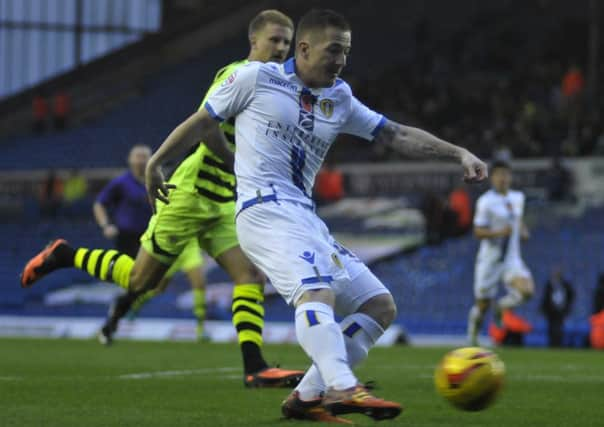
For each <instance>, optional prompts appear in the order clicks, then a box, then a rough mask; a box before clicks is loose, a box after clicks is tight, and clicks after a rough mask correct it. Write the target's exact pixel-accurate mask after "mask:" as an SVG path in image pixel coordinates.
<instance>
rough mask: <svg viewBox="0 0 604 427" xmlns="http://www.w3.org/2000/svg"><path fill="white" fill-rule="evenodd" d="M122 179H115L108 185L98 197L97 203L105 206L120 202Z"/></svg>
mask: <svg viewBox="0 0 604 427" xmlns="http://www.w3.org/2000/svg"><path fill="white" fill-rule="evenodd" d="M120 184H121V177H117V178H114V179H113V180H111V181H110V182H109V184H107V185H106V186H105V187H104V188H103V189H102V190H101V192H100V193H99V195H98V196H97V197H96V201H97V202H98V203H100V204H101V205H103V206H109V205H112V204H115V203H117V202H118V200H119V198H120V188H121V186H120Z"/></svg>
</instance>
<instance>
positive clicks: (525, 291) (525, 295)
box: [520, 287, 535, 301]
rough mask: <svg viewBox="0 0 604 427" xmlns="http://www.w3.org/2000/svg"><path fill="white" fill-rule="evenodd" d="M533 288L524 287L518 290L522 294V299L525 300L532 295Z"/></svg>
mask: <svg viewBox="0 0 604 427" xmlns="http://www.w3.org/2000/svg"><path fill="white" fill-rule="evenodd" d="M534 293H535V292H534V290H533V289H532V288H530V287H526V288H524V289H522V290H521V291H520V295H522V300H523V301H527V300H529V299H531V298H532V297H533V294H534Z"/></svg>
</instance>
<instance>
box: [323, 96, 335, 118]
mask: <svg viewBox="0 0 604 427" xmlns="http://www.w3.org/2000/svg"><path fill="white" fill-rule="evenodd" d="M333 105H334V104H333V101H332V100H331V99H322V100H321V102H319V108H320V109H321V112H322V113H323V115H324V116H325V117H327V118H328V119H329V118H330V117H331V116H332V115H333Z"/></svg>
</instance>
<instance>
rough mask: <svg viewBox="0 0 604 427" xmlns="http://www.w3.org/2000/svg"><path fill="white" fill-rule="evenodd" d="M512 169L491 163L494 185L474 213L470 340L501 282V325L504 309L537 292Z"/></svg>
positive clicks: (521, 197) (498, 316)
mask: <svg viewBox="0 0 604 427" xmlns="http://www.w3.org/2000/svg"><path fill="white" fill-rule="evenodd" d="M511 183H512V173H511V170H510V166H509V165H508V164H507V163H504V162H501V161H498V162H495V163H494V164H493V165H492V166H491V187H492V188H491V189H490V190H489V191H487V192H486V193H484V194H483V195H482V196H480V197H479V198H478V201H477V202H476V213H475V215H474V235H475V236H476V238H478V239H480V248H479V250H478V255H477V256H476V265H475V270H474V298H475V302H474V305H473V306H472V308H471V309H470V314H469V316H468V340H469V342H470V344H472V345H476V344H477V335H478V331H479V330H480V327H481V325H482V321H483V319H484V315H485V313H486V311H487V310H488V308H489V306H490V304H491V301H492V300H493V299H494V298H495V297H496V295H497V290H498V285H499V283H502V282H503V284H504V285H505V287H506V290H507V294H506V295H505V296H503V297H502V298H501V299H499V300H497V302H496V303H495V307H494V309H495V313H494V319H495V324H496V325H497V326H498V327H501V318H502V313H503V311H504V310H506V309H511V308H513V307H517V306H518V305H520V304H522V303H523V302H524V301H526V300H527V299H529V298H530V297H531V296H532V295H533V292H534V288H535V285H534V283H533V278H532V276H531V272H530V271H529V270H528V268H527V267H526V265H525V264H524V261H522V256H521V253H520V252H521V251H520V239H528V237H529V233H528V229H527V228H526V225H525V224H524V221H523V216H524V194H523V193H522V192H520V191H515V190H511V189H510V185H511Z"/></svg>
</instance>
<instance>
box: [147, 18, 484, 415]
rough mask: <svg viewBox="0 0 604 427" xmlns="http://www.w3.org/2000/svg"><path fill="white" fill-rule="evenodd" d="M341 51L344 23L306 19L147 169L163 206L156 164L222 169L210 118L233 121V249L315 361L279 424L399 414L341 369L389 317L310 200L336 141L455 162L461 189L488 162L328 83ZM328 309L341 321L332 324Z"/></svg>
mask: <svg viewBox="0 0 604 427" xmlns="http://www.w3.org/2000/svg"><path fill="white" fill-rule="evenodd" d="M350 46H351V31H350V26H349V24H348V22H347V21H346V20H345V18H343V17H342V16H341V15H339V14H337V13H335V12H333V11H329V10H313V11H311V12H309V13H307V14H306V15H305V16H304V17H302V19H301V20H300V22H299V24H298V27H297V31H296V54H295V59H293V58H292V59H290V60H288V61H287V62H286V63H285V64H276V63H267V64H260V63H250V64H248V65H246V66H242V67H241V68H239V69H238V70H237V71H236V72H235V73H233V74H232V75H231V76H230V77H229V78H228V79H227V80H226V81H225V83H224V84H223V85H222V87H221V88H219V89H217V90H216V91H215V92H214V93H213V94H212V95H211V96H210V97H209V98H208V100H207V103H206V105H205V107H206V108H205V110H201V111H199V112H197V113H195V114H194V115H192V116H191V117H189V119H187V120H186V121H185V122H183V123H182V124H181V125H180V126H179V127H177V128H176V129H175V130H174V131H173V132H172V133H171V134H170V135H169V136H168V138H167V139H166V141H165V142H164V143H163V144H162V146H161V147H160V148H159V150H158V151H157V152H156V153H155V154H154V156H153V157H152V159H151V161H150V163H149V167H148V169H147V188H148V191H149V195H150V197H151V198H152V199H155V198H159V199H165V195H166V194H167V192H168V189H167V188H166V186H165V184H164V181H163V175H162V173H161V170H160V166H161V164H162V163H164V162H166V161H168V160H170V159H171V158H174V157H175V156H177V155H179V154H180V153H182V152H184V151H186V150H187V149H188V147H190V146H192V145H194V144H195V143H196V142H197V141H199V140H204V141H206V143H207V145H208V146H209V147H210V148H211V149H212V150H213V151H214V152H215V153H217V154H218V155H220V156H221V157H223V158H224V159H225V161H226V162H227V163H228V162H229V160H230V161H231V162H232V161H233V159H232V157H233V156H232V153H230V152H229V151H228V150H226V148H225V147H226V142H225V140H224V137H223V135H222V133H221V132H220V130H219V127H218V124H217V123H216V120H219V121H220V120H224V119H228V118H231V117H234V118H235V131H236V134H235V140H236V146H237V151H236V153H235V173H236V176H237V216H236V224H237V232H238V237H239V241H240V244H241V248H242V249H243V251H244V252H245V254H246V255H247V256H248V257H249V258H250V259H251V260H252V262H253V263H254V264H256V265H257V266H258V267H259V268H260V269H261V270H262V271H263V272H264V273H265V274H266V275H267V276H268V277H269V278H270V280H271V282H272V284H273V285H274V286H275V288H276V289H277V290H278V291H279V293H280V294H281V295H282V296H283V297H284V299H285V300H286V301H287V302H288V303H290V304H292V305H294V306H295V307H296V318H295V323H296V333H297V338H298V341H299V342H300V345H301V346H302V347H303V348H304V350H305V351H306V353H307V354H308V355H309V356H310V358H311V359H312V361H313V362H314V364H313V366H312V367H311V368H310V369H309V371H308V372H307V374H306V376H305V377H304V379H303V380H302V382H301V383H300V385H299V386H298V387H297V389H296V390H295V391H294V392H293V393H292V394H291V395H290V396H289V397H288V399H287V400H286V401H285V402H284V403H283V406H282V411H283V413H284V415H285V416H286V417H288V418H302V419H311V420H319V421H336V422H337V421H339V422H347V420H344V419H342V418H338V417H335V416H332V415H330V414H329V413H328V412H327V411H330V412H331V413H332V414H334V415H337V414H344V413H351V412H361V413H364V414H366V415H368V416H371V417H373V418H375V419H387V418H393V417H395V416H397V415H398V414H399V413H400V411H401V407H400V405H399V404H397V403H395V402H389V401H385V400H382V399H378V398H375V397H373V396H371V395H370V394H369V393H368V392H367V390H366V389H365V388H364V387H363V386H361V385H359V381H358V380H357V378H356V377H355V376H354V374H353V372H352V370H351V367H353V366H355V365H356V364H358V363H359V362H361V361H362V360H364V359H365V358H366V357H367V352H368V351H369V349H370V348H371V347H372V346H373V345H374V344H375V342H376V341H377V339H378V338H379V337H380V336H381V335H382V333H383V332H384V329H385V328H387V327H388V326H389V325H390V323H391V322H392V321H393V320H394V318H395V317H396V307H395V304H394V301H393V298H392V296H391V294H390V293H389V291H388V290H387V289H386V288H385V287H384V285H383V284H382V283H381V282H380V281H379V279H377V277H375V276H374V275H373V274H372V273H371V272H370V271H369V269H368V268H367V267H366V266H365V265H364V264H363V263H362V262H361V261H360V260H359V259H358V258H357V257H356V256H354V254H352V253H351V252H350V251H348V250H347V249H346V248H344V247H342V246H341V245H340V244H338V243H337V242H336V241H335V240H334V239H333V237H332V236H331V235H330V234H329V231H328V230H327V227H326V226H325V224H324V223H323V222H322V221H321V220H320V219H319V218H318V217H317V215H316V214H315V212H314V204H313V202H312V200H311V198H310V196H309V195H310V192H311V189H312V186H313V183H314V179H315V175H316V173H317V171H318V170H319V168H320V166H321V163H322V162H323V159H324V158H325V155H326V153H327V151H328V149H329V147H330V145H331V143H332V142H333V141H334V139H335V137H336V136H337V135H338V134H339V133H350V134H354V135H357V136H360V137H362V138H365V139H367V140H373V141H374V143H378V144H389V145H390V146H392V147H393V148H394V149H396V150H398V151H399V152H401V153H404V154H406V155H410V156H416V157H423V158H440V159H445V160H454V161H457V162H459V163H460V164H461V166H462V167H463V170H464V177H465V179H466V180H468V181H477V180H482V179H484V178H485V177H486V175H487V171H486V165H485V164H484V163H483V162H481V161H480V160H479V159H478V158H476V157H475V156H474V155H472V154H471V153H470V152H469V151H467V150H465V149H463V148H460V147H458V146H455V145H452V144H450V143H448V142H445V141H443V140H440V139H438V138H436V137H435V136H433V135H431V134H429V133H427V132H424V131H422V130H420V129H416V128H411V127H407V126H403V125H400V124H398V123H395V122H392V121H389V120H387V119H386V118H385V117H384V116H382V115H381V114H378V113H376V112H374V111H372V110H370V109H369V108H367V107H366V106H364V105H363V104H362V103H360V102H359V101H358V100H357V99H356V98H355V97H354V96H353V95H352V92H351V89H350V87H349V86H348V84H346V83H345V82H344V81H342V80H340V79H338V75H339V74H340V72H341V71H342V69H343V67H344V66H345V65H346V58H347V55H348V54H349V51H350ZM334 309H335V310H336V311H337V312H338V313H339V314H340V315H342V316H343V320H342V322H341V323H340V325H338V324H337V323H336V322H335V320H334Z"/></svg>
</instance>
